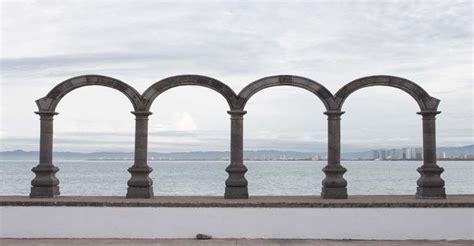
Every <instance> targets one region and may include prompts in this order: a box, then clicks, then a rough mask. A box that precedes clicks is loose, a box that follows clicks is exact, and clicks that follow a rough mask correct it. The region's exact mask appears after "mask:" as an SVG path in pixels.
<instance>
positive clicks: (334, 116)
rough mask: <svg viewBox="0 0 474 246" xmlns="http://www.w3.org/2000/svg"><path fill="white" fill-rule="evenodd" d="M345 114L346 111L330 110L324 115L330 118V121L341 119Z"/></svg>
mask: <svg viewBox="0 0 474 246" xmlns="http://www.w3.org/2000/svg"><path fill="white" fill-rule="evenodd" d="M344 113H345V112H344V111H340V110H328V111H326V112H324V114H325V115H327V116H328V119H340V118H341V115H343V114H344Z"/></svg>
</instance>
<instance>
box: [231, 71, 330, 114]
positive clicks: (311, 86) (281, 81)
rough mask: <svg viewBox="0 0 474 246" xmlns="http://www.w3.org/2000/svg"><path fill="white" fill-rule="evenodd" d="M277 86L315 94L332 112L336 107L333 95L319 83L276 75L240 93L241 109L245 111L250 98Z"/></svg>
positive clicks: (247, 87) (257, 81)
mask: <svg viewBox="0 0 474 246" xmlns="http://www.w3.org/2000/svg"><path fill="white" fill-rule="evenodd" d="M275 86H294V87H299V88H303V89H305V90H308V91H309V92H311V93H313V94H315V95H316V96H317V97H318V98H319V99H320V100H321V101H322V102H323V104H324V106H325V107H326V109H327V110H330V109H331V108H333V107H334V106H335V101H334V97H333V95H332V93H331V92H330V91H329V90H328V89H326V87H324V86H323V85H321V84H319V83H318V82H316V81H314V80H311V79H308V78H305V77H300V76H294V75H275V76H269V77H265V78H262V79H259V80H256V81H254V82H252V83H251V84H249V85H247V86H246V87H245V88H244V89H242V91H240V93H239V100H240V101H239V107H240V109H244V108H245V105H246V104H247V102H248V100H250V98H251V97H252V96H253V95H254V94H256V93H257V92H259V91H261V90H263V89H265V88H269V87H275Z"/></svg>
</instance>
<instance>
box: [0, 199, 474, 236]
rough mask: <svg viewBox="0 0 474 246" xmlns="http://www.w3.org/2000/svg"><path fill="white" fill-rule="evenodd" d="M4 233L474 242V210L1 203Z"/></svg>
mask: <svg viewBox="0 0 474 246" xmlns="http://www.w3.org/2000/svg"><path fill="white" fill-rule="evenodd" d="M0 220H1V224H0V237H4V238H192V237H194V236H195V235H196V234H197V233H205V234H211V235H212V236H213V237H215V238H308V239H309V238H313V239H393V240H400V239H433V240H434V239H437V240H438V239H447V240H452V239H470V240H472V239H474V208H163V207H159V208H153V207H146V208H138V207H127V208H121V207H0Z"/></svg>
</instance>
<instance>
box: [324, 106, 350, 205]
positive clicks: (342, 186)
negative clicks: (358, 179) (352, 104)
mask: <svg viewBox="0 0 474 246" xmlns="http://www.w3.org/2000/svg"><path fill="white" fill-rule="evenodd" d="M343 113H344V112H342V111H337V110H331V111H326V112H325V113H324V114H326V115H327V116H328V164H327V165H326V166H325V167H324V168H323V172H324V173H325V174H326V177H325V178H324V179H323V182H322V184H323V188H322V191H321V197H322V198H325V199H345V198H347V188H346V187H347V181H346V180H345V179H344V178H343V177H342V176H343V174H344V173H345V172H346V169H345V168H344V167H343V166H341V115H342V114H343Z"/></svg>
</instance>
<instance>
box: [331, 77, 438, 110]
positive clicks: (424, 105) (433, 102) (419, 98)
mask: <svg viewBox="0 0 474 246" xmlns="http://www.w3.org/2000/svg"><path fill="white" fill-rule="evenodd" d="M370 86H389V87H394V88H398V89H400V90H402V91H404V92H406V93H408V94H409V95H410V96H411V97H412V98H413V99H415V101H416V102H417V103H418V106H419V107H420V110H421V111H436V110H437V109H438V105H439V102H440V101H439V100H438V99H437V98H434V97H432V96H430V95H429V94H428V93H427V92H426V91H425V90H424V89H423V88H422V87H421V86H419V85H418V84H416V83H415V82H412V81H410V80H408V79H404V78H400V77H395V76H390V75H374V76H368V77H362V78H359V79H356V80H353V81H352V82H350V83H348V84H346V85H345V86H343V87H342V88H341V89H339V90H338V91H337V93H336V94H335V103H336V104H335V106H336V109H337V110H341V109H342V106H343V104H344V101H345V100H346V99H347V98H348V97H349V95H351V94H352V93H353V92H355V91H357V90H359V89H362V88H365V87H370Z"/></svg>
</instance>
